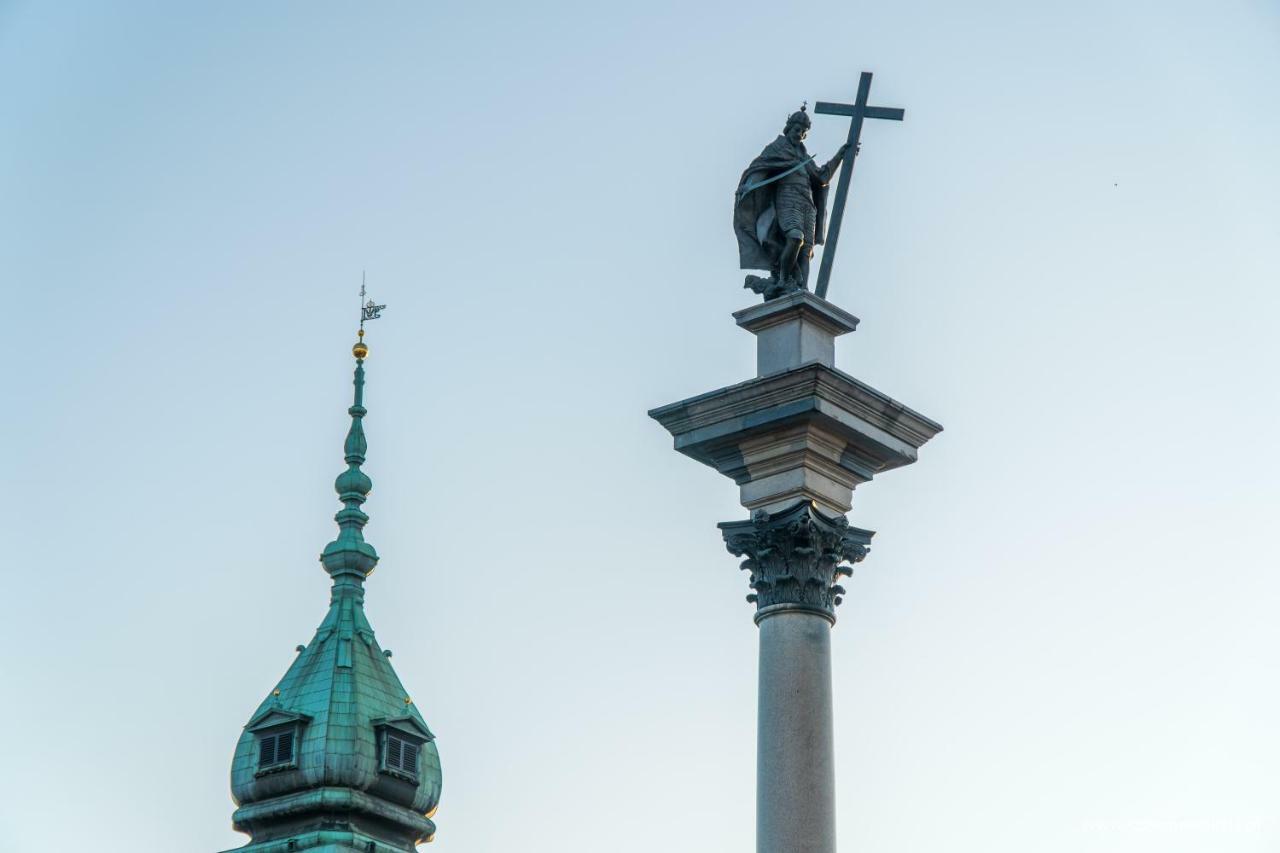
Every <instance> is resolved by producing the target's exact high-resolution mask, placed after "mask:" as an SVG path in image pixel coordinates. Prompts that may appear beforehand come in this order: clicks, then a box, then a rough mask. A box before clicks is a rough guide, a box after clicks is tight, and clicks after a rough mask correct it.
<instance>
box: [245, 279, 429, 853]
mask: <svg viewBox="0 0 1280 853" xmlns="http://www.w3.org/2000/svg"><path fill="white" fill-rule="evenodd" d="M370 304H372V303H370ZM368 354H369V350H368V347H367V346H366V345H365V343H364V331H363V329H361V332H360V341H359V342H358V343H357V344H356V346H355V347H354V348H353V355H355V357H356V368H355V401H354V403H353V405H352V406H351V407H350V408H349V409H348V410H347V412H348V413H349V414H350V415H351V427H350V429H349V430H348V432H347V439H346V443H345V446H344V454H345V459H346V463H347V469H346V470H345V471H343V472H342V473H341V474H339V475H338V478H337V480H336V481H335V483H334V488H335V489H336V491H337V493H338V499H339V500H340V501H341V502H342V509H341V510H339V511H338V514H337V515H336V516H334V520H335V521H337V523H338V536H337V538H336V539H334V540H333V541H332V542H330V543H329V544H328V545H327V546H326V547H325V549H324V552H323V553H322V554H321V555H320V562H321V564H322V565H323V566H324V569H325V571H326V572H328V573H329V575H330V577H331V578H332V580H333V589H332V594H331V596H330V600H329V610H328V612H327V613H326V614H325V617H324V619H323V621H321V623H320V626H319V627H318V628H317V629H316V633H315V636H314V637H313V638H312V640H311V642H310V643H309V644H307V645H306V646H299V647H298V649H297V651H298V656H297V658H295V659H294V661H293V665H292V666H290V667H289V669H288V671H287V672H286V673H285V674H284V677H283V678H282V679H280V681H279V683H278V684H277V685H276V686H275V688H274V689H273V690H272V691H271V694H270V695H269V696H268V697H267V698H266V700H265V701H263V703H262V704H261V705H259V706H258V709H257V711H255V712H254V714H253V716H252V717H251V718H250V719H249V722H248V724H246V726H245V728H244V732H243V733H242V734H241V735H240V740H239V742H238V743H237V745H236V751H235V757H234V759H233V760H232V765H231V792H232V796H233V798H234V799H235V802H236V805H237V806H238V808H237V809H236V811H235V813H234V814H233V815H232V823H233V825H234V827H235V828H236V829H237V830H239V831H241V832H244V833H247V834H249V835H250V837H251V841H250V842H249V844H248V845H246V846H244V847H241V848H238V851H240V853H276V851H294V850H296V851H306V850H312V851H317V853H345V851H353V853H354V851H359V853H392V852H393V851H415V850H416V849H417V845H418V844H419V843H422V842H424V841H430V840H431V839H432V836H433V835H434V834H435V824H434V822H433V821H432V820H431V816H432V815H433V814H434V813H435V808H436V804H437V802H438V801H439V799H440V781H441V775H440V758H439V754H438V752H437V751H436V744H435V736H434V735H433V734H432V732H431V730H430V729H429V728H428V727H427V723H426V721H425V720H424V719H423V717H422V714H421V713H420V712H419V710H418V707H417V705H416V704H415V703H414V701H413V699H412V698H411V697H410V694H409V693H408V692H407V691H406V690H405V688H404V685H403V684H401V683H400V679H399V678H398V677H397V676H396V673H395V670H394V669H392V667H391V660H390V658H391V653H390V652H388V651H384V650H383V649H382V648H381V647H380V646H379V645H378V641H377V639H376V637H375V636H374V632H373V627H372V626H371V625H370V624H369V620H368V617H367V616H366V615H365V611H364V581H365V578H366V577H368V575H369V573H370V572H372V571H373V568H374V566H376V565H377V563H378V554H377V552H376V551H375V550H374V548H373V546H372V545H370V544H369V543H368V542H365V541H364V527H365V525H366V524H367V523H368V521H369V517H368V516H367V515H366V514H365V513H364V511H363V510H362V509H361V506H362V505H363V504H364V502H365V500H366V499H367V498H368V496H369V492H370V490H371V489H372V488H373V482H372V481H371V480H370V479H369V476H368V475H367V474H365V473H364V471H363V470H361V466H362V465H363V464H364V462H365V453H366V451H367V449H368V445H367V442H366V440H365V435H364V426H363V419H364V416H365V414H366V413H367V412H366V410H365V408H364V359H365V358H366V357H367V356H368Z"/></svg>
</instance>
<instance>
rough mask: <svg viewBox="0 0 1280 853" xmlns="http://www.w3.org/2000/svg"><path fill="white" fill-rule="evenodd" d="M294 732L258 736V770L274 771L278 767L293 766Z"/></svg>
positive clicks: (291, 730)
mask: <svg viewBox="0 0 1280 853" xmlns="http://www.w3.org/2000/svg"><path fill="white" fill-rule="evenodd" d="M293 741H294V730H293V729H292V728H291V729H289V730H288V731H283V732H279V731H278V732H276V733H274V734H267V733H265V732H264V733H263V734H260V735H258V769H259V770H272V769H275V768H277V767H281V766H284V765H288V766H290V767H292V766H293V764H294V761H293Z"/></svg>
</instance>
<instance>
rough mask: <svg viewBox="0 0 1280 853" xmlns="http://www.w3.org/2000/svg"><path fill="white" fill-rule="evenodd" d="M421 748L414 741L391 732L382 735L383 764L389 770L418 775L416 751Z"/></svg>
mask: <svg viewBox="0 0 1280 853" xmlns="http://www.w3.org/2000/svg"><path fill="white" fill-rule="evenodd" d="M420 749H421V747H419V746H418V745H417V744H416V743H413V742H411V741H408V740H405V739H404V738H402V737H399V736H397V735H395V734H392V733H391V732H386V733H385V734H384V735H383V758H382V763H383V765H384V766H385V767H386V768H387V769H389V770H399V771H400V772H401V773H406V774H408V775H410V776H413V777H415V778H416V777H417V775H418V752H419V750H420Z"/></svg>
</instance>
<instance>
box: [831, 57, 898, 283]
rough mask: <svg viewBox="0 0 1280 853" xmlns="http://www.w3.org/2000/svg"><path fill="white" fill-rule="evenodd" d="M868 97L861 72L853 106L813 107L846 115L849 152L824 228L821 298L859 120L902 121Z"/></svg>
mask: <svg viewBox="0 0 1280 853" xmlns="http://www.w3.org/2000/svg"><path fill="white" fill-rule="evenodd" d="M870 94H871V72H870V71H863V72H862V77H861V78H859V80H858V98H857V100H855V101H854V102H853V103H852V104H830V103H827V102H826V101H818V103H817V104H816V105H814V108H813V111H814V112H815V113H827V114H830V115H837V116H849V117H850V118H851V119H853V121H851V122H849V150H848V151H847V152H846V153H845V155H844V168H843V169H841V170H840V183H839V184H837V185H836V201H835V204H833V205H832V207H831V227H830V228H828V229H827V240H826V245H825V248H824V249H823V250H822V266H821V267H819V268H818V286H817V288H816V289H815V291H814V292H815V293H817V294H818V296H821V297H822V298H823V299H825V298H826V297H827V284H828V283H829V282H830V280H831V264H832V262H833V261H834V260H835V257H836V241H837V240H839V239H840V220H842V219H844V203H845V200H846V199H847V198H848V197H849V178H850V177H851V176H852V175H853V164H854V161H855V160H856V158H857V153H858V138H859V137H860V136H862V120H863V119H864V118H883V119H889V120H890V121H902V117H903V116H904V115H905V114H906V113H905V111H904V110H900V109H896V108H894V107H869V106H867V96H868V95H870Z"/></svg>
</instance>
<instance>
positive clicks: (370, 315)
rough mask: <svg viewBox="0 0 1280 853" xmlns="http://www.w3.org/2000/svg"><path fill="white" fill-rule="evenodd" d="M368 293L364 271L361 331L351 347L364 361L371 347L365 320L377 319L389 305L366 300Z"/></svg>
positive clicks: (362, 273) (361, 283)
mask: <svg viewBox="0 0 1280 853" xmlns="http://www.w3.org/2000/svg"><path fill="white" fill-rule="evenodd" d="M366 295H367V294H366V293H365V289H364V272H363V271H362V272H361V273H360V331H358V332H357V333H356V338H357V340H356V345H355V346H354V347H352V348H351V352H352V354H353V355H355V357H356V359H357V360H360V361H363V360H364V358H365V357H366V356H367V355H369V347H368V346H367V345H366V344H365V342H364V321H365V320H377V319H378V318H379V317H381V316H382V309H384V308H386V307H387V306H385V305H377V304H375V303H374V301H373V300H372V299H370V300H369V301H368V302H365V296H366Z"/></svg>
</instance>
